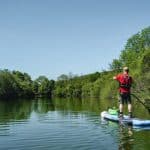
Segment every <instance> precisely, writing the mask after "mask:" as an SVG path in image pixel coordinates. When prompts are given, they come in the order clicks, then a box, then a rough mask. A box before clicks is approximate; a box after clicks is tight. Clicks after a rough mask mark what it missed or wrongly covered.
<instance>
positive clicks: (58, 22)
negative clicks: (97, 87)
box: [0, 0, 150, 79]
mask: <svg viewBox="0 0 150 150" xmlns="http://www.w3.org/2000/svg"><path fill="white" fill-rule="evenodd" d="M149 8H150V1H149V0H132V1H131V0H126V1H121V0H13V1H12V0H0V68H1V69H4V68H5V69H6V68H7V69H9V70H19V71H22V72H27V73H28V74H30V75H31V77H32V78H33V79H35V78H37V77H38V76H39V75H46V76H47V77H48V78H50V79H56V78H57V77H58V76H60V75H61V74H69V72H72V73H73V74H78V75H81V74H88V73H93V72H96V71H102V70H103V69H104V70H107V69H108V66H109V64H110V63H111V62H112V60H113V59H115V58H118V57H119V55H120V52H121V50H122V49H123V47H124V45H125V44H126V41H127V39H128V38H129V37H131V36H132V35H133V34H135V33H137V32H138V31H140V30H142V29H143V28H145V27H148V26H149V25H150V9H149Z"/></svg>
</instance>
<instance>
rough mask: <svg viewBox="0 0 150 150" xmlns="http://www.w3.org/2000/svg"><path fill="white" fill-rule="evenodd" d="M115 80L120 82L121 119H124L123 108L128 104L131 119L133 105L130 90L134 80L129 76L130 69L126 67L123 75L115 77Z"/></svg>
mask: <svg viewBox="0 0 150 150" xmlns="http://www.w3.org/2000/svg"><path fill="white" fill-rule="evenodd" d="M113 79H114V80H117V81H118V82H119V99H120V105H119V117H123V106H124V104H125V103H126V104H128V112H129V117H130V118H131V117H132V104H131V94H130V88H131V84H132V81H133V80H132V77H131V76H129V68H128V67H124V68H123V73H121V74H118V75H116V76H114V77H113Z"/></svg>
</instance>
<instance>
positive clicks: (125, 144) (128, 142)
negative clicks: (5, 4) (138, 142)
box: [118, 124, 134, 150]
mask: <svg viewBox="0 0 150 150" xmlns="http://www.w3.org/2000/svg"><path fill="white" fill-rule="evenodd" d="M133 145H134V138H133V128H132V126H128V125H123V124H119V148H118V149H119V150H131V149H133Z"/></svg>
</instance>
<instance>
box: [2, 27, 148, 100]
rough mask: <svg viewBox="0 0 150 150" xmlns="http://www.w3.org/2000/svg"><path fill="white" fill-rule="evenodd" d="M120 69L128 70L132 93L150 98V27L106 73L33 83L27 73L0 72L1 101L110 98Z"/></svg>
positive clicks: (129, 41)
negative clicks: (45, 98) (33, 98)
mask: <svg viewBox="0 0 150 150" xmlns="http://www.w3.org/2000/svg"><path fill="white" fill-rule="evenodd" d="M122 66H128V67H129V68H130V74H131V75H132V76H133V78H134V85H133V87H132V91H133V92H134V93H136V94H137V95H138V96H139V97H142V98H144V99H149V98H150V95H149V93H150V86H149V83H150V27H148V28H145V29H143V30H142V31H141V32H139V33H137V34H135V35H133V36H132V37H131V38H129V39H128V41H127V43H126V45H125V47H124V49H123V50H122V51H121V54H120V57H119V58H118V59H114V60H113V61H112V63H111V64H110V68H109V71H102V72H96V73H93V74H88V75H83V76H73V75H71V74H70V75H61V76H60V77H58V80H57V81H54V80H49V79H48V78H47V77H45V76H40V77H39V78H37V79H36V80H34V81H33V80H32V79H31V77H30V76H29V75H28V74H27V73H22V72H19V71H9V70H0V98H1V99H7V98H18V97H35V96H40V97H43V96H46V97H52V96H57V97H98V98H101V99H104V98H109V99H111V98H113V97H115V96H116V94H117V87H118V84H117V83H116V82H114V81H113V80H112V77H113V76H114V75H115V74H117V73H119V72H120V71H122V70H121V68H122Z"/></svg>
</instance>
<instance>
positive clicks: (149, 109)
mask: <svg viewBox="0 0 150 150" xmlns="http://www.w3.org/2000/svg"><path fill="white" fill-rule="evenodd" d="M131 95H132V96H133V97H134V98H136V100H137V101H138V102H139V103H141V104H142V105H143V106H144V107H145V108H146V109H147V110H148V112H149V114H150V107H148V106H147V105H145V103H144V102H142V101H141V100H140V99H139V98H138V97H137V96H136V95H135V94H131Z"/></svg>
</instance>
